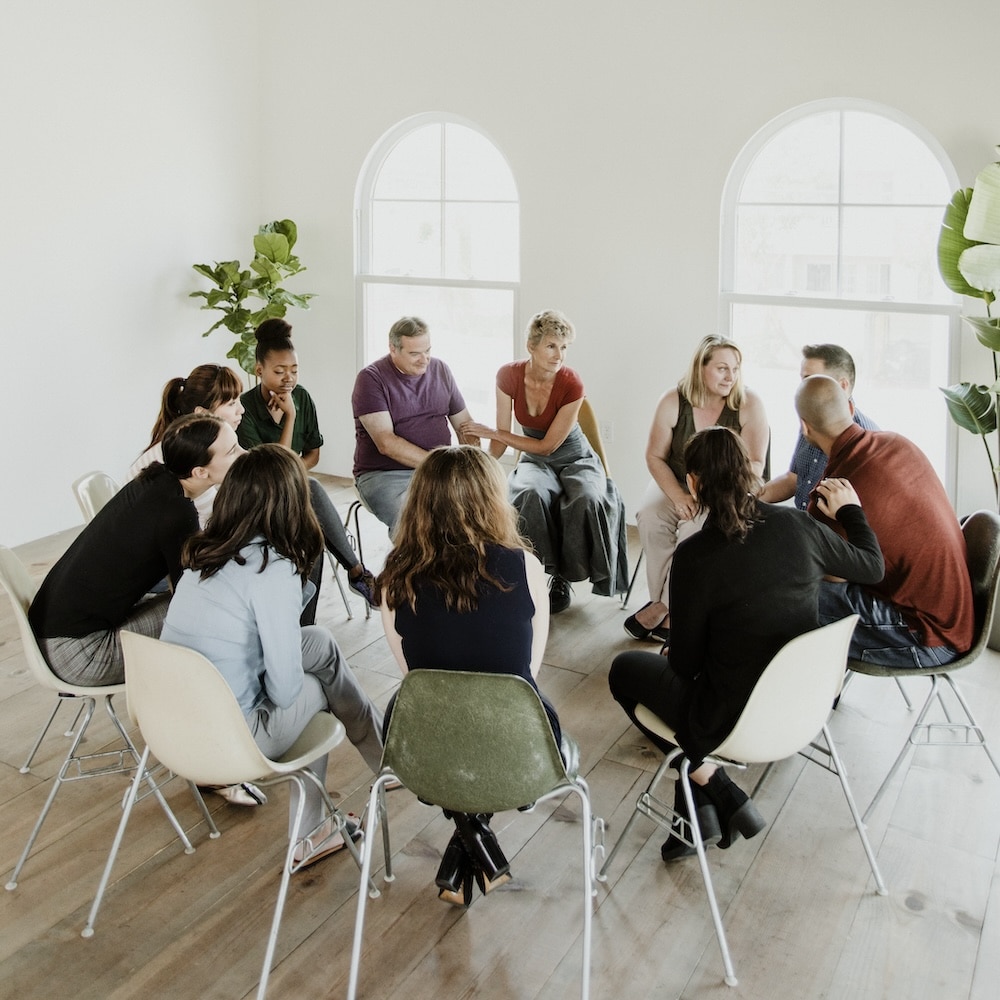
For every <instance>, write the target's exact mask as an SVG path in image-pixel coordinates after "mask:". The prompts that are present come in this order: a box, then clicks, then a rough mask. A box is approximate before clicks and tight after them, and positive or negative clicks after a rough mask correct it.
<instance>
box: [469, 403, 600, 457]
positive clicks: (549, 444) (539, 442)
mask: <svg viewBox="0 0 1000 1000" xmlns="http://www.w3.org/2000/svg"><path fill="white" fill-rule="evenodd" d="M499 391H500V390H499V389H498V390H497V392H498V393H499ZM507 398H508V399H510V397H509V396H508V397H507ZM581 406H583V397H582V396H581V397H580V399H576V400H574V401H573V402H572V403H566V404H565V405H563V406H560V407H559V409H558V410H557V411H556V415H555V417H554V418H553V420H552V423H551V424H549V428H548V430H547V431H546V432H545V437H543V438H541V439H539V438H533V437H528V436H527V435H526V434H514V433H512V432H511V431H510V430H509V429H508V430H502V429H501V428H499V427H496V428H493V427H487V426H486V425H485V424H468V425H466V429H467V430H468V431H470V432H471V433H474V434H478V435H479V436H480V437H484V438H489V439H490V441H493V442H496V443H499V444H502V445H503V446H504V447H505V448H507V447H509V448H517V449H518V450H520V451H526V452H527V453H528V454H529V455H551V454H552V452H554V451H555V450H556V449H557V448H558V447H559V446H560V445H561V444H562V443H563V441H565V440H566V438H567V437H568V436H569V432H570V431H571V430H572V429H573V425H574V424H575V423H576V422H577V417H578V416H579V413H580V407H581ZM509 419H510V418H509V416H508V427H509ZM497 423H499V421H497ZM491 450H492V449H491ZM500 454H501V455H502V454H503V452H502V451H501V452H500Z"/></svg>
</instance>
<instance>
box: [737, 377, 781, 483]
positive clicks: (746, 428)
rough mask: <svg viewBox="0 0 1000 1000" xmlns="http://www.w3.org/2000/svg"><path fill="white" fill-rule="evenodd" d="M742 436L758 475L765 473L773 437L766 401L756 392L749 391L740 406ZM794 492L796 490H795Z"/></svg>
mask: <svg viewBox="0 0 1000 1000" xmlns="http://www.w3.org/2000/svg"><path fill="white" fill-rule="evenodd" d="M740 437H742V438H743V443H744V444H745V445H746V446H747V451H748V452H749V453H750V463H751V464H752V465H753V471H754V472H755V473H757V475H758V476H762V475H763V474H764V463H765V462H766V461H767V445H768V442H769V441H770V439H771V429H770V427H768V426H767V414H766V413H765V412H764V401H763V400H762V399H761V398H760V396H758V395H757V393H755V392H750V391H749V390H748V391H747V397H746V399H745V400H744V401H743V406H742V407H740ZM793 492H794V490H793Z"/></svg>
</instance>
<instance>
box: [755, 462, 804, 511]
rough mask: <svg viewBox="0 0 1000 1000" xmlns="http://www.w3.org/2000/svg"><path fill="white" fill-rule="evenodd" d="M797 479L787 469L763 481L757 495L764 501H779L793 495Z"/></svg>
mask: <svg viewBox="0 0 1000 1000" xmlns="http://www.w3.org/2000/svg"><path fill="white" fill-rule="evenodd" d="M798 480H799V477H798V476H796V475H795V473H794V472H792V471H791V469H789V470H788V472H783V473H782V474H781V475H780V476H775V477H774V479H771V480H769V481H768V482H767V483H765V484H764V486H763V488H762V489H761V491H760V493H758V494H757V495H758V497H759V498H760V499H761V500H763V501H764V503H781V501H782V500H787V499H788V498H789V497H793V496H795V487H796V485H797V483H798Z"/></svg>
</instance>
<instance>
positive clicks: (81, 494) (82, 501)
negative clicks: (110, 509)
mask: <svg viewBox="0 0 1000 1000" xmlns="http://www.w3.org/2000/svg"><path fill="white" fill-rule="evenodd" d="M120 489H121V487H120V486H119V485H118V483H116V482H115V481H114V480H113V479H112V478H111V477H110V476H109V475H108V474H107V473H106V472H88V473H87V474H86V475H85V476H81V477H80V478H79V479H78V480H77V481H76V482H75V483H73V495H74V496H75V497H76V502H77V503H78V504H79V505H80V510H81V511H83V517H84V520H85V521H86V523H87V524H90V522H91V521H93V520H94V517H95V515H96V514H97V512H98V511H99V510H100V509H101V508H102V507H103V506H104V505H105V504H106V503H107V502H108V501H109V500H110V499H111V498H112V497H113V496H114V495H115V494H116V493H117V492H118V491H119V490H120Z"/></svg>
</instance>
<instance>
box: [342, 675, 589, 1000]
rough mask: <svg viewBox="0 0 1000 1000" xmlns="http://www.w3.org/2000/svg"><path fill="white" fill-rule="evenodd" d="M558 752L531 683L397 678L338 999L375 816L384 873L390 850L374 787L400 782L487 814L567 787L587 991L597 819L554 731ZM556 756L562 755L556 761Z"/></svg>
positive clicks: (569, 752) (352, 985)
mask: <svg viewBox="0 0 1000 1000" xmlns="http://www.w3.org/2000/svg"><path fill="white" fill-rule="evenodd" d="M563 744H564V750H563V755H560V752H559V748H558V747H557V746H556V742H555V739H554V738H553V735H552V728H551V726H550V724H549V720H548V716H547V715H546V714H545V709H544V708H543V707H542V703H541V701H540V699H539V697H538V694H537V692H536V691H535V689H534V688H533V687H532V686H531V685H530V684H529V683H528V682H527V681H525V680H523V679H522V678H520V677H515V676H512V675H509V674H479V673H472V672H468V671H459V670H413V671H411V672H410V673H408V674H407V675H406V676H405V677H404V678H403V683H402V685H401V686H400V689H399V694H398V695H397V697H396V701H395V704H394V705H393V710H392V719H391V720H390V723H389V731H388V733H387V734H386V741H385V750H384V752H383V754H382V769H381V771H380V773H379V776H378V778H377V779H376V781H375V784H374V785H372V790H371V795H370V796H369V800H368V807H367V811H366V816H368V827H367V829H366V836H365V844H364V846H363V848H362V855H363V864H362V868H361V881H360V886H359V890H358V912H357V918H356V921H355V925H354V947H353V950H352V952H351V974H350V981H349V985H348V988H347V996H348V1000H354V998H355V997H356V996H357V986H358V970H359V967H360V964H361V942H362V935H363V932H364V921H365V903H366V897H365V884H366V882H368V881H369V875H370V872H371V866H372V854H373V852H374V849H375V830H376V827H377V826H378V824H379V822H381V823H382V838H383V851H384V855H385V880H386V881H387V882H391V881H392V880H393V878H394V876H393V873H392V853H391V849H390V846H389V825H388V822H387V816H386V809H385V793H384V788H385V786H386V785H387V784H389V783H391V782H393V781H397V780H398V781H401V782H402V783H403V785H405V786H406V787H407V788H408V789H409V790H410V791H411V792H413V794H414V795H416V796H417V797H418V798H419V799H420V800H421V801H422V802H425V803H428V804H430V805H436V806H440V807H441V808H443V809H447V810H449V811H452V812H465V813H496V812H503V811H505V810H508V809H518V808H523V807H525V806H527V805H528V804H529V803H530V804H535V805H537V804H538V803H539V802H542V801H544V800H546V799H549V798H554V797H557V796H558V797H562V796H565V795H566V794H567V793H574V794H576V795H577V796H578V797H579V799H580V804H581V808H582V816H581V821H580V832H581V833H582V835H583V856H582V863H583V873H582V874H583V879H582V889H583V960H582V980H583V982H582V988H581V996H582V997H583V1000H587V996H588V993H589V989H590V937H591V909H592V903H591V895H592V893H593V891H594V884H593V856H594V850H595V847H594V844H595V832H596V833H597V838H596V839H597V840H598V841H599V842H600V843H599V845H598V846H599V849H600V850H603V829H604V824H603V821H602V820H600V819H594V818H593V816H592V812H591V806H590V790H589V788H588V787H587V783H586V781H584V779H583V778H581V777H580V775H579V774H578V773H577V768H578V766H579V751H578V749H577V747H576V744H575V743H574V742H573V741H572V740H571V739H570V738H569V737H568V736H566V734H563ZM564 760H565V761H566V762H565V763H564Z"/></svg>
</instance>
